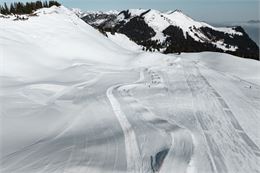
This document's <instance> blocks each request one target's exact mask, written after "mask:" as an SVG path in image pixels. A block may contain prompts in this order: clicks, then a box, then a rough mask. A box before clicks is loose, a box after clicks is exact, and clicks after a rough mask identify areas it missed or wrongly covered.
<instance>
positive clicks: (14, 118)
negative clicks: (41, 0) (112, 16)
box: [0, 7, 260, 173]
mask: <svg viewBox="0 0 260 173" xmlns="http://www.w3.org/2000/svg"><path fill="white" fill-rule="evenodd" d="M36 13H37V15H38V16H33V17H29V19H28V20H18V21H17V20H16V21H13V18H15V17H14V16H11V17H9V18H0V27H1V32H0V40H1V41H0V48H1V49H0V50H1V54H0V55H1V57H0V58H1V71H0V82H1V83H0V91H1V92H0V121H1V122H0V124H1V125H0V129H1V130H0V148H1V150H0V172H1V173H57V172H64V173H111V172H114V173H157V172H159V173H171V172H178V173H194V172H197V173H223V172H225V173H234V172H237V173H245V172H250V173H258V172H259V171H258V170H259V169H260V167H259V156H260V149H259V147H260V137H259V133H258V129H259V121H260V116H259V115H260V97H259V94H258V93H259V92H260V86H259V83H260V73H259V69H260V63H259V62H258V61H253V60H246V59H242V58H237V57H234V56H231V55H227V54H222V53H212V52H204V53H189V54H182V55H171V54H169V55H163V54H160V53H146V52H142V51H140V49H139V48H138V46H136V45H135V44H134V43H132V42H131V41H130V40H129V39H127V38H126V37H125V36H124V35H119V34H115V35H109V34H108V38H107V37H104V36H103V35H102V34H100V33H99V32H98V31H96V30H95V29H93V28H92V27H90V26H89V25H88V24H86V23H84V22H83V21H81V20H80V19H79V18H78V17H77V16H76V15H75V14H74V13H73V12H71V11H70V10H68V9H66V8H65V7H59V8H58V7H52V8H50V9H41V10H38V11H37V12H36ZM122 44H124V45H122Z"/></svg>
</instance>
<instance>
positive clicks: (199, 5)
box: [0, 0, 260, 22]
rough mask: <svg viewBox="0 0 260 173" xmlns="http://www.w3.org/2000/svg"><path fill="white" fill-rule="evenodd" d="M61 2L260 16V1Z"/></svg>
mask: <svg viewBox="0 0 260 173" xmlns="http://www.w3.org/2000/svg"><path fill="white" fill-rule="evenodd" d="M21 1H23V2H26V0H21ZM28 1H32V0H28ZM0 2H1V4H3V2H13V0H0ZM59 2H61V3H62V4H63V5H64V6H66V7H69V8H80V9H82V10H122V9H128V8H146V9H149V8H153V9H157V10H161V11H166V10H175V9H180V10H182V11H183V12H184V13H186V14H188V15H190V16H191V17H193V18H195V19H197V20H201V21H208V22H226V21H247V20H252V19H254V20H255V19H259V18H260V14H259V9H260V0H59Z"/></svg>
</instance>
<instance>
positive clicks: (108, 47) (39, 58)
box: [0, 6, 129, 77]
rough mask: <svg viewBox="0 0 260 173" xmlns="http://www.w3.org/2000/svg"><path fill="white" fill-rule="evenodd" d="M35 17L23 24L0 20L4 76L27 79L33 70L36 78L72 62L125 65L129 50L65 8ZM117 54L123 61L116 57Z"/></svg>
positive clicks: (10, 19) (9, 19)
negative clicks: (82, 61) (123, 63)
mask: <svg viewBox="0 0 260 173" xmlns="http://www.w3.org/2000/svg"><path fill="white" fill-rule="evenodd" d="M36 14H37V15H38V16H33V17H29V19H28V20H25V21H23V20H18V21H14V20H13V19H14V18H15V17H14V16H11V17H10V18H8V19H4V18H0V22H1V26H0V27H1V28H0V29H1V33H0V37H1V47H2V48H3V50H4V52H3V53H4V57H5V58H4V60H3V61H4V64H5V65H4V69H3V74H4V75H9V74H13V75H15V76H25V75H26V76H27V77H28V76H33V75H32V72H33V71H34V72H37V73H38V74H37V76H38V75H40V74H43V75H47V74H48V73H49V72H50V73H52V72H51V71H52V70H57V69H61V68H65V67H66V66H67V65H68V64H69V65H70V64H71V61H73V60H74V59H83V60H84V59H88V60H92V61H97V62H100V61H102V63H108V64H120V63H122V62H125V58H126V56H124V55H126V54H128V52H129V51H127V50H125V49H121V47H120V46H117V44H114V43H113V42H111V41H110V40H109V39H107V38H104V36H103V35H102V34H101V33H99V32H98V31H97V30H95V29H94V28H92V27H91V26H89V25H87V24H86V23H85V22H83V21H82V20H81V19H80V18H78V17H77V16H76V15H75V14H74V13H73V12H72V11H70V10H68V9H67V8H65V7H55V6H54V7H52V8H50V9H48V8H46V9H41V10H38V11H37V12H36ZM10 45H11V46H10ZM61 55H62V56H61ZM120 55H122V58H116V57H118V56H120ZM17 68H18V69H19V70H17Z"/></svg>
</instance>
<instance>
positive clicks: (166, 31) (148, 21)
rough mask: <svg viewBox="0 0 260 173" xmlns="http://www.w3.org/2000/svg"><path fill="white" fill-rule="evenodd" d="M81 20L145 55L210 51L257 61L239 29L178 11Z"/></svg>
mask: <svg viewBox="0 0 260 173" xmlns="http://www.w3.org/2000/svg"><path fill="white" fill-rule="evenodd" d="M89 16H91V17H92V18H91V20H90V19H89ZM82 19H83V20H84V21H85V22H87V23H89V24H90V25H92V26H93V27H95V28H97V29H98V30H100V31H101V32H103V33H105V32H111V33H114V32H117V33H121V34H125V35H126V36H127V37H129V38H130V39H131V40H132V41H134V42H136V43H137V44H139V45H141V46H143V49H144V50H148V51H159V52H163V53H180V52H201V51H213V52H224V53H229V54H232V55H236V56H240V57H244V58H250V59H255V60H259V47H258V46H257V45H256V44H255V42H254V41H252V39H251V38H250V37H249V36H248V35H247V33H246V32H245V31H244V29H243V28H242V27H240V26H234V27H214V26H211V25H209V24H207V23H205V22H199V21H196V20H194V19H193V18H192V17H190V16H188V15H186V14H184V13H183V12H182V11H181V10H178V9H177V10H174V11H167V12H160V11H158V10H154V9H128V10H123V11H121V12H119V13H118V14H116V13H114V14H108V13H106V12H104V13H102V14H97V13H95V12H94V13H88V14H86V16H85V17H83V18H82ZM176 33H178V34H177V35H176Z"/></svg>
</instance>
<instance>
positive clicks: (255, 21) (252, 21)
mask: <svg viewBox="0 0 260 173" xmlns="http://www.w3.org/2000/svg"><path fill="white" fill-rule="evenodd" d="M247 23H260V20H249V21H248V22H247Z"/></svg>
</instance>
